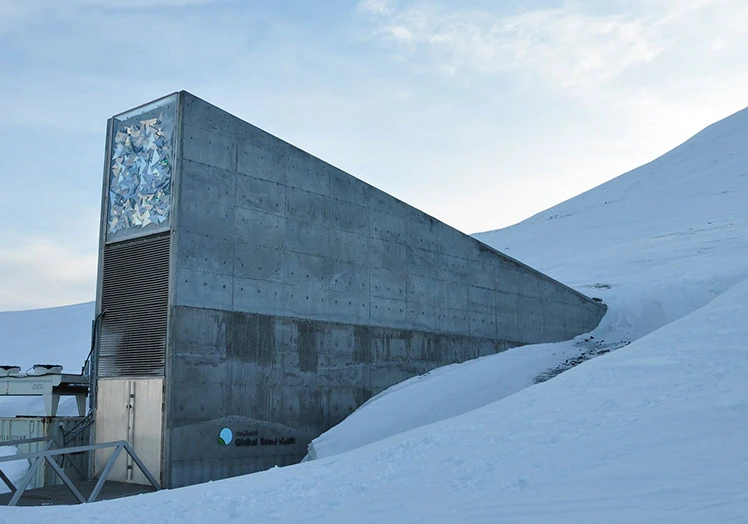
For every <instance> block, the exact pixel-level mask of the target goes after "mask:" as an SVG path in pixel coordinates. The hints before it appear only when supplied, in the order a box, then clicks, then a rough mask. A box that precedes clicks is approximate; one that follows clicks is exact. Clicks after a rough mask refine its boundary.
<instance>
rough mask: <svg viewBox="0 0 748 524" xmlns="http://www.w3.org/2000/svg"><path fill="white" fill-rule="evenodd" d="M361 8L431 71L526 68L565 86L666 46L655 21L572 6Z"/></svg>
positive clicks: (615, 70) (600, 76) (612, 71)
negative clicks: (420, 54) (428, 58)
mask: <svg viewBox="0 0 748 524" xmlns="http://www.w3.org/2000/svg"><path fill="white" fill-rule="evenodd" d="M361 7H363V8H366V7H367V5H366V4H365V3H362V4H361ZM369 11H370V13H371V14H373V15H376V16H377V18H378V24H379V25H378V29H377V34H379V35H382V36H384V37H385V38H386V39H388V40H390V41H392V42H395V43H397V44H401V45H402V44H405V45H416V46H420V48H421V49H422V50H424V51H427V52H430V53H431V54H432V57H433V60H434V62H435V64H434V68H435V69H437V70H441V71H444V72H446V73H447V74H449V75H453V74H456V73H457V72H458V71H460V70H462V71H467V72H470V71H478V72H482V73H510V72H515V71H518V70H521V71H525V72H527V71H532V72H534V73H536V74H539V75H540V76H541V77H543V78H544V79H545V80H550V81H553V82H554V83H557V84H560V85H562V86H565V87H570V88H572V87H578V86H581V85H584V84H590V83H598V82H602V81H604V80H606V79H608V78H611V77H613V76H616V75H617V74H619V73H620V72H621V71H623V70H625V69H627V68H629V67H631V66H634V65H636V64H640V63H646V62H650V61H652V60H653V59H654V58H655V57H657V55H658V54H659V53H660V52H661V51H662V49H663V47H664V46H665V45H666V44H667V41H666V40H665V39H663V38H662V37H661V36H660V35H659V34H658V33H657V31H655V28H654V25H655V24H656V21H651V20H647V19H639V18H636V17H633V16H631V15H597V16H595V15H590V14H586V13H584V12H582V11H581V10H579V9H578V8H576V7H564V8H556V9H548V8H546V9H537V10H532V11H525V12H521V13H513V14H496V13H490V12H485V11H478V10H463V9H448V8H444V7H438V6H437V5H435V4H419V5H418V6H414V7H410V8H406V9H401V10H394V9H392V8H389V7H388V8H387V9H383V8H379V9H376V10H375V9H369Z"/></svg>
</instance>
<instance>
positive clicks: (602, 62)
mask: <svg viewBox="0 0 748 524" xmlns="http://www.w3.org/2000/svg"><path fill="white" fill-rule="evenodd" d="M746 27H748V2H746V1H745V0H638V1H637V0H608V1H605V2H602V1H599V0H588V1H585V0H577V1H574V2H571V1H569V2H566V1H542V0H524V1H520V0H508V1H501V0H462V1H460V2H456V1H448V0H430V1H419V0H415V1H413V0H401V1H397V0H392V1H389V0H364V1H360V2H356V1H353V0H351V1H345V0H329V1H322V0H320V1H310V0H272V1H271V0H266V1H251V0H247V1H242V0H236V1H230V0H225V1H220V0H219V1H210V0H116V1H109V0H64V1H60V0H0V110H1V111H0V183H1V187H2V190H0V310H12V309H26V308H33V307H44V306H53V305H62V304H70V303H75V302H82V301H88V300H93V299H94V293H95V282H96V251H97V243H98V226H99V205H100V198H101V180H102V169H103V163H104V158H103V152H104V141H105V131H106V120H107V118H108V117H110V116H112V115H113V114H116V113H119V112H122V111H124V110H126V109H129V108H131V107H134V106H136V105H139V104H142V103H144V102H147V101H149V100H152V99H154V98H157V97H160V96H162V95H165V94H168V93H171V92H174V91H178V90H181V89H185V90H187V91H190V92H192V93H193V94H195V95H197V96H199V97H201V98H203V99H205V100H207V101H209V102H211V103H213V104H215V105H217V106H219V107H221V108H223V109H225V110H227V111H229V112H230V113H233V114H235V115H237V116H239V117H240V118H242V119H244V120H247V121H249V122H251V123H253V124H255V125H257V126H259V127H261V128H263V129H265V130H266V131H269V132H270V133H273V134H275V135H277V136H279V137H280V138H282V139H284V140H286V141H288V142H291V143H292V144H294V145H296V146H298V147H300V148H302V149H304V150H306V151H308V152H310V153H312V154H313V155H315V156H318V157H320V158H322V159H323V160H326V161H328V162H330V163H332V164H334V165H336V166H338V167H340V168H342V169H344V170H346V171H348V172H349V173H351V174H353V175H355V176H357V177H359V178H361V179H363V180H365V181H367V182H369V183H371V184H373V185H374V186H377V187H379V188H380V189H383V190H384V191H387V192H389V193H391V194H393V195H394V196H396V197H398V198H400V199H401V200H404V201H406V202H408V203H409V204H412V205H414V206H416V207H418V208H420V209H422V210H423V211H425V212H427V213H429V214H431V215H433V216H435V217H437V218H439V219H441V220H443V221H445V222H446V223H448V224H450V225H452V226H454V227H456V228H457V229H460V230H462V231H464V232H466V233H474V232H478V231H485V230H489V229H497V228H500V227H504V226H508V225H511V224H513V223H516V222H518V221H520V220H522V219H524V218H527V217H529V216H531V215H533V214H534V213H537V212H538V211H541V210H543V209H545V208H547V207H550V206H552V205H554V204H556V203H558V202H561V201H563V200H566V199H567V198H569V197H572V196H574V195H576V194H578V193H580V192H582V191H585V190H587V189H590V188H592V187H594V186H596V185H598V184H600V183H602V182H605V181H606V180H609V179H610V178H613V177H615V176H617V175H619V174H621V173H623V172H625V171H628V170H630V169H632V168H635V167H637V166H639V165H640V164H643V163H645V162H648V161H650V160H652V159H653V158H655V157H657V156H659V155H660V154H662V153H664V152H666V151H667V150H668V149H671V148H672V147H674V146H676V145H678V144H679V143H681V142H683V141H684V140H685V139H687V138H688V137H689V136H691V135H693V134H694V133H696V132H698V131H699V130H700V129H702V128H703V127H705V126H707V125H709V124H710V123H712V122H714V121H716V120H719V119H721V118H723V117H725V116H727V115H729V114H731V113H733V112H735V111H737V110H740V109H742V108H743V107H745V106H746V105H748V31H746V30H745V28H746Z"/></svg>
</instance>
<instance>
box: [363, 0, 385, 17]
mask: <svg viewBox="0 0 748 524" xmlns="http://www.w3.org/2000/svg"><path fill="white" fill-rule="evenodd" d="M358 6H359V9H363V10H364V11H368V12H370V13H374V14H377V15H388V14H390V13H391V12H392V8H391V7H390V6H389V2H387V0H363V1H362V2H359V4H358Z"/></svg>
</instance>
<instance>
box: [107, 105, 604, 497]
mask: <svg viewBox="0 0 748 524" xmlns="http://www.w3.org/2000/svg"><path fill="white" fill-rule="evenodd" d="M107 144H108V145H107V153H106V159H107V161H106V165H105V169H104V190H103V205H102V215H101V238H100V262H99V279H98V295H97V314H98V315H99V320H98V323H97V332H98V336H97V343H96V347H97V359H98V365H97V370H98V380H97V388H96V414H95V416H96V426H95V433H96V440H98V441H102V442H103V441H110V440H118V439H124V440H128V441H130V442H131V443H132V445H133V447H134V449H135V450H136V452H137V453H138V454H139V456H140V457H141V458H143V459H144V461H145V462H146V464H147V465H148V466H149V468H151V471H152V472H154V473H155V474H156V476H157V477H159V476H160V478H161V480H162V482H163V485H164V486H166V487H177V486H184V485H188V484H194V483H198V482H203V481H207V480H211V479H218V478H223V477H228V476H232V475H238V474H243V473H248V472H253V471H258V470H262V469H265V468H269V467H272V466H274V465H287V464H291V463H294V462H297V461H298V460H300V459H301V458H302V457H303V456H304V454H305V453H306V447H307V444H308V443H309V442H310V440H311V439H312V438H314V437H315V436H317V435H318V434H320V433H321V432H323V431H324V430H326V429H328V428H330V427H331V426H333V425H334V424H336V423H338V422H339V421H341V420H342V419H343V418H345V417H346V416H347V415H348V414H349V413H351V412H352V411H353V410H354V409H355V408H356V407H358V406H360V405H361V404H362V403H363V402H364V401H366V400H367V399H368V398H369V397H371V396H372V395H374V394H376V393H378V392H380V391H382V390H383V389H385V388H387V387H389V386H391V385H393V384H395V383H397V382H399V381H402V380H404V379H406V378H408V377H411V376H414V375H417V374H420V373H424V372H426V371H428V370H430V369H433V368H435V367H437V366H441V365H445V364H450V363H454V362H461V361H464V360H468V359H472V358H476V357H479V356H483V355H489V354H493V353H497V352H500V351H503V350H506V349H507V348H510V347H513V346H519V345H522V344H530V343H536V342H552V341H560V340H565V339H569V338H572V337H574V336H575V335H578V334H580V333H584V332H587V331H589V330H591V329H593V328H594V327H595V326H596V325H597V324H598V322H599V320H600V319H601V318H602V316H603V314H604V312H605V306H604V305H602V304H600V303H598V302H595V301H593V300H591V299H589V298H587V297H585V296H584V295H582V294H580V293H578V292H576V291H574V290H573V289H570V288H569V287H567V286H564V285H563V284H561V283H559V282H557V281H554V280H553V279H551V278H549V277H547V276H545V275H543V274H541V273H539V272H537V271H535V270H533V269H531V268H529V267H527V266H525V265H524V264H522V263H520V262H518V261H516V260H514V259H512V258H510V257H507V256H505V255H503V254H501V253H499V252H497V251H495V250H494V249H492V248H490V247H488V246H486V245H484V244H482V243H481V242H479V241H477V240H475V239H473V238H471V237H469V236H467V235H464V234H462V233H460V232H458V231H456V230H455V229H453V228H451V227H449V226H447V225H445V224H443V223H441V222H439V221H438V220H436V219H434V218H432V217H430V216H428V215H426V214H424V213H422V212H420V211H418V210H417V209H414V208H413V207H411V206H409V205H407V204H405V203H403V202H401V201H399V200H397V199H396V198H394V197H392V196H390V195H388V194H385V193H383V192H382V191H379V190H378V189H376V188H374V187H372V186H370V185H369V184H366V183H364V182H362V181H360V180H358V179H356V178H354V177H353V176H351V175H349V174H347V173H345V172H343V171H341V170H339V169H337V168H335V167H333V166H331V165H330V164H327V163H325V162H323V161H321V160H319V159H317V158H315V157H313V156H312V155H310V154H308V153H305V152H304V151H301V150H300V149H298V148H296V147H294V146H292V145H290V144H288V143H286V142H283V141H282V140H280V139H278V138H276V137H274V136H271V135H269V134H268V133H265V132H264V131H262V130H260V129H258V128H256V127H254V126H252V125H250V124H248V123H246V122H244V121H242V120H240V119H238V118H236V117H234V116H232V115H230V114H228V113H226V112H224V111H222V110H220V109H218V108H216V107H214V106H212V105H210V104H208V103H206V102H204V101H203V100H200V99H198V98H196V97H194V96H192V95H190V94H189V93H186V92H180V93H176V94H173V95H171V96H169V97H166V98H163V99H160V100H157V101H155V102H153V103H150V104H148V105H145V106H142V107H140V108H137V109H134V110H132V111H129V112H126V113H123V114H121V115H118V116H115V117H113V118H112V119H110V121H109V125H108V140H107ZM105 458H106V456H105V455H103V454H102V455H100V456H97V458H96V466H97V467H99V468H100V467H101V466H102V464H103V463H104V462H103V459H105ZM112 478H113V479H114V480H129V481H132V482H144V479H142V478H139V477H138V473H137V472H134V470H133V468H132V465H131V464H127V463H126V462H125V459H121V461H120V463H118V465H117V470H116V471H115V472H114V474H113V476H112Z"/></svg>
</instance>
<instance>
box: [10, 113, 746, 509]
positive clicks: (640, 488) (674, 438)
mask: <svg viewBox="0 0 748 524" xmlns="http://www.w3.org/2000/svg"><path fill="white" fill-rule="evenodd" d="M746 204H748V110H747V111H742V112H740V113H737V114H735V115H733V116H732V117H730V118H728V119H726V120H724V121H721V122H719V123H717V124H715V125H713V126H711V127H709V128H707V129H706V130H705V131H703V132H702V133H700V134H699V135H697V136H696V137H694V138H693V139H691V140H689V141H688V142H686V143H685V144H683V145H682V146H680V147H679V148H676V149H675V150H673V151H671V152H670V153H668V154H666V155H664V156H663V157H661V158H659V159H657V160H656V161H654V162H652V163H650V164H648V165H646V166H643V167H641V168H639V169H637V170H634V171H632V172H630V173H627V174H625V175H622V176H621V177H619V178H617V179H615V180H613V181H611V182H609V183H607V184H604V185H603V186H600V187H599V188H596V189H593V190H591V191H589V192H587V193H585V194H583V195H580V196H578V197H576V198H574V199H572V200H569V201H567V202H565V203H563V204H560V205H559V206H556V207H554V208H552V209H550V210H547V211H545V212H543V213H540V214H538V215H536V216H535V217H532V218H531V219H529V220H527V221H525V222H522V223H521V224H518V225H516V226H513V227H511V228H508V229H505V230H500V231H494V232H490V233H484V234H480V235H478V238H480V239H481V240H483V241H485V242H487V243H489V244H491V245H493V246H495V247H497V248H498V249H500V250H503V251H505V252H507V253H508V254H510V255H512V256H514V257H516V258H518V259H519V260H522V261H523V262H526V263H528V264H529V265H531V266H534V267H537V268H538V269H540V270H541V271H545V272H547V273H549V274H550V275H551V276H553V277H555V278H558V279H559V280H561V281H563V282H565V283H568V284H570V285H572V286H574V287H576V288H577V289H579V290H581V291H582V292H585V293H588V294H590V295H593V296H599V297H602V298H603V299H604V300H605V301H606V303H607V304H608V305H609V308H610V309H609V312H608V314H607V315H606V317H605V319H603V322H602V323H601V325H600V326H599V327H598V329H597V330H596V331H595V332H593V333H592V334H591V336H588V337H580V339H579V340H577V341H574V342H567V343H562V344H548V345H542V346H526V347H523V348H516V349H514V350H511V351H508V352H505V353H502V354H499V355H494V356H491V357H486V358H484V359H481V360H478V361H474V362H470V363H465V364H462V365H459V366H451V367H449V368H445V369H442V370H437V371H435V372H433V373H431V374H429V375H428V376H425V377H421V378H416V379H412V380H410V381H408V382H407V383H404V384H400V385H398V386H395V387H394V388H392V389H390V390H388V391H386V392H384V393H383V394H382V395H380V396H378V397H376V398H375V399H372V400H371V401H370V402H369V403H367V404H366V405H365V406H363V407H362V408H361V409H359V410H358V411H357V412H356V413H354V415H353V416H352V417H351V418H350V419H349V420H348V421H345V422H344V423H343V424H341V425H340V426H339V427H337V428H334V429H333V430H331V431H330V432H328V433H327V434H325V435H323V436H322V437H320V438H319V439H318V440H317V441H316V442H315V450H316V455H317V456H318V457H322V458H318V459H317V460H311V461H308V462H305V463H303V464H300V465H297V466H292V467H287V468H275V469H272V470H269V471H267V472H263V473H258V474H254V475H249V476H245V477H240V478H236V479H228V480H223V481H217V482H212V483H209V484H205V485H199V486H192V487H189V488H184V489H180V490H174V491H164V492H160V493H156V494H152V495H146V496H139V497H138V498H137V499H136V500H132V499H130V500H115V501H106V502H101V503H97V504H95V505H92V506H75V507H48V508H0V522H7V523H11V522H13V523H25V522H29V523H30V522H36V521H38V520H42V519H50V520H55V521H58V522H62V523H73V522H76V523H77V522H135V521H159V522H210V521H216V522H249V521H251V522H289V523H290V522H325V523H331V522H414V521H421V522H430V523H453V522H475V523H483V522H485V523H489V522H490V523H493V522H512V523H522V522H528V523H530V522H532V523H535V522H560V523H567V522H568V523H579V522H606V523H607V522H611V523H612V522H679V523H685V522H694V523H696V522H698V523H703V522H720V523H723V522H734V523H744V522H748V475H746V473H745V472H746V471H748V445H746V440H747V439H748V381H746V380H745V370H746V365H747V364H748V342H746V341H747V340H748V214H746V211H745V210H746ZM592 337H594V338H592ZM628 341H631V343H630V344H629V345H627V346H626V347H622V348H621V349H617V350H616V351H611V352H609V353H608V354H605V355H602V356H600V357H598V358H596V359H593V360H589V361H587V362H585V363H583V364H581V365H579V366H577V367H575V368H573V369H571V370H569V371H567V372H565V373H563V374H561V375H559V376H557V377H555V378H553V379H552V380H549V381H546V382H543V383H540V384H535V385H532V384H533V383H534V382H535V379H536V377H537V373H538V372H542V371H544V370H547V369H548V368H549V367H552V366H556V365H558V364H560V363H562V362H563V361H564V360H566V359H568V358H573V357H574V355H575V354H576V353H578V352H580V351H588V352H589V351H591V350H594V349H595V348H602V349H603V350H605V348H608V349H610V348H615V347H618V346H621V345H623V344H625V343H627V342H628ZM362 434H366V435H368V436H366V435H364V436H362ZM363 444H366V445H363Z"/></svg>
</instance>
